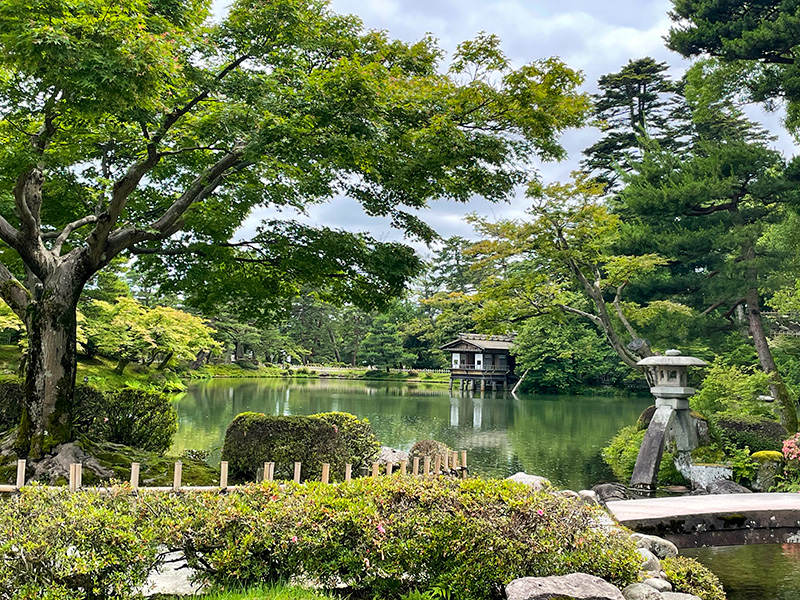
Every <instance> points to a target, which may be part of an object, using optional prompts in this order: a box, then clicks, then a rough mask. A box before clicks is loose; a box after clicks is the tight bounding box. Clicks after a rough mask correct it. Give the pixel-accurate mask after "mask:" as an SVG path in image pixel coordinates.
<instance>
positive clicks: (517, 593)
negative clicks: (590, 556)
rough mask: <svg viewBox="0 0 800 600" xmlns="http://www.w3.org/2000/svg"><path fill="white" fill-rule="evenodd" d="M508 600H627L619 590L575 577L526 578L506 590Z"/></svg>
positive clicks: (592, 579)
mask: <svg viewBox="0 0 800 600" xmlns="http://www.w3.org/2000/svg"><path fill="white" fill-rule="evenodd" d="M506 598H508V600H555V599H559V600H561V599H564V600H625V597H624V596H623V595H622V592H620V591H619V590H618V589H617V588H616V587H614V586H613V585H611V584H610V583H608V582H607V581H605V580H603V579H600V578H599V577H595V576H594V575H587V574H585V573H572V574H571V575H563V576H557V577H523V578H521V579H515V580H514V581H512V582H511V583H509V584H508V585H507V586H506Z"/></svg>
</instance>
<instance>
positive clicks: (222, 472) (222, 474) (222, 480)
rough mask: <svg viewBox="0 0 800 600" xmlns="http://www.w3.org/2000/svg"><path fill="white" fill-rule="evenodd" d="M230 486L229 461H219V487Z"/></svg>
mask: <svg viewBox="0 0 800 600" xmlns="http://www.w3.org/2000/svg"><path fill="white" fill-rule="evenodd" d="M227 488H228V461H227V460H223V461H222V462H220V463H219V489H221V490H225V489H227Z"/></svg>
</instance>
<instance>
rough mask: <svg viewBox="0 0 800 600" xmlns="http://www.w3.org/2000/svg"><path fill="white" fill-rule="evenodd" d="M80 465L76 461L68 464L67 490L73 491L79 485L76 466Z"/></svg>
mask: <svg viewBox="0 0 800 600" xmlns="http://www.w3.org/2000/svg"><path fill="white" fill-rule="evenodd" d="M79 466H80V465H79V464H78V463H72V464H71V465H70V466H69V491H70V492H75V491H77V490H78V487H80V485H79V483H78V467H79Z"/></svg>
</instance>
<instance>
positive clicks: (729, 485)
mask: <svg viewBox="0 0 800 600" xmlns="http://www.w3.org/2000/svg"><path fill="white" fill-rule="evenodd" d="M706 491H707V492H708V493H709V494H752V493H753V492H752V491H750V490H748V489H747V488H746V487H744V486H742V485H739V484H738V483H734V482H733V481H729V480H727V479H718V480H717V481H712V482H711V483H709V484H708V485H707V486H706Z"/></svg>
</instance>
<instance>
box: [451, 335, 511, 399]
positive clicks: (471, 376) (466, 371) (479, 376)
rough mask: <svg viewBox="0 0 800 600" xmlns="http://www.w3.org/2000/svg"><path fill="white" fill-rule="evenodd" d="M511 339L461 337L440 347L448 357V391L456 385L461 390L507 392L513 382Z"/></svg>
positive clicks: (495, 336)
mask: <svg viewBox="0 0 800 600" xmlns="http://www.w3.org/2000/svg"><path fill="white" fill-rule="evenodd" d="M513 343H514V339H513V338H511V337H508V336H503V335H477V334H472V333H460V334H458V339H457V340H454V341H452V342H450V343H449V344H445V345H444V346H441V347H440V349H441V350H444V351H446V352H450V353H451V356H452V358H451V360H450V389H452V388H453V384H454V383H455V382H459V384H458V385H459V388H460V389H462V390H463V389H473V390H474V389H481V390H485V389H486V388H487V387H488V388H490V389H493V390H496V389H497V388H498V387H499V386H502V387H503V389H508V384H509V383H510V382H511V381H515V380H516V379H517V378H516V377H515V376H514V357H513V356H512V355H511V346H512V345H513Z"/></svg>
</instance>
